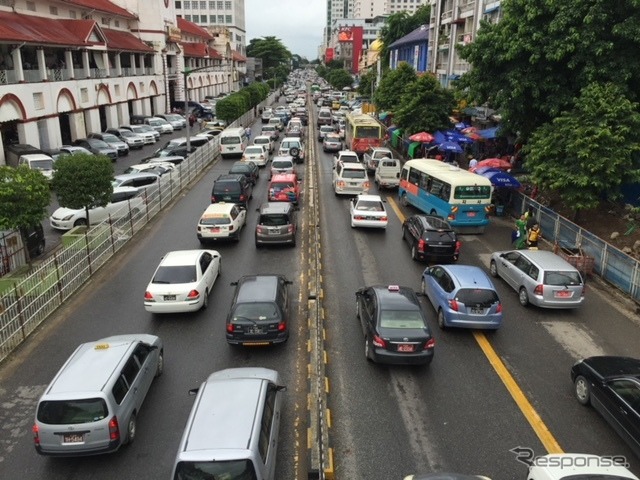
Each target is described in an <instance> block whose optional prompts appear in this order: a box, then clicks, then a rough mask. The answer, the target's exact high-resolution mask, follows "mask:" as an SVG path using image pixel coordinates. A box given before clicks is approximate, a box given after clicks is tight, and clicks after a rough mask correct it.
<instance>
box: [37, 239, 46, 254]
mask: <svg viewBox="0 0 640 480" xmlns="http://www.w3.org/2000/svg"><path fill="white" fill-rule="evenodd" d="M43 253H44V241H42V242H40V243H39V244H38V248H36V255H42V254H43Z"/></svg>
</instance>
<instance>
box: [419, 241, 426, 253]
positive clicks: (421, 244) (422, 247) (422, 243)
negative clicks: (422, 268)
mask: <svg viewBox="0 0 640 480" xmlns="http://www.w3.org/2000/svg"><path fill="white" fill-rule="evenodd" d="M426 249H427V242H426V241H425V239H424V238H421V239H420V240H418V251H419V252H424V251H426Z"/></svg>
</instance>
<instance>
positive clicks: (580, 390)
mask: <svg viewBox="0 0 640 480" xmlns="http://www.w3.org/2000/svg"><path fill="white" fill-rule="evenodd" d="M574 387H575V389H574V393H575V395H576V400H578V403H579V404H580V405H585V406H586V405H589V403H591V387H589V382H587V379H586V378H584V377H583V376H582V375H578V376H577V377H576V381H575V382H574Z"/></svg>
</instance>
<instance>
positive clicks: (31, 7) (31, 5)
mask: <svg viewBox="0 0 640 480" xmlns="http://www.w3.org/2000/svg"><path fill="white" fill-rule="evenodd" d="M27 10H29V11H31V12H35V11H36V2H27Z"/></svg>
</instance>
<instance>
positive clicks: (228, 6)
mask: <svg viewBox="0 0 640 480" xmlns="http://www.w3.org/2000/svg"><path fill="white" fill-rule="evenodd" d="M224 9H225V10H231V2H230V1H228V0H227V1H226V2H224Z"/></svg>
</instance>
